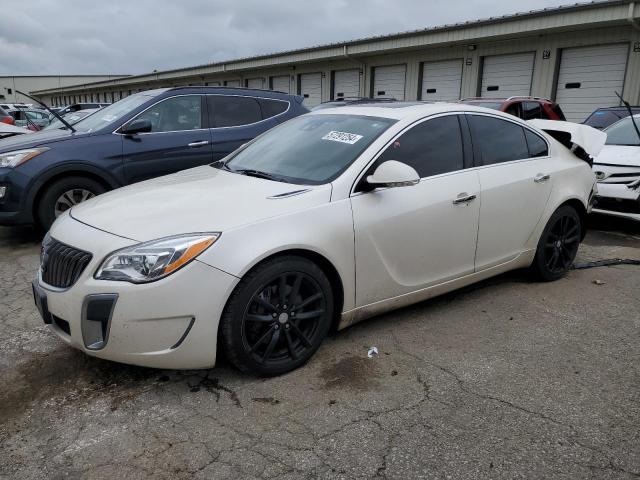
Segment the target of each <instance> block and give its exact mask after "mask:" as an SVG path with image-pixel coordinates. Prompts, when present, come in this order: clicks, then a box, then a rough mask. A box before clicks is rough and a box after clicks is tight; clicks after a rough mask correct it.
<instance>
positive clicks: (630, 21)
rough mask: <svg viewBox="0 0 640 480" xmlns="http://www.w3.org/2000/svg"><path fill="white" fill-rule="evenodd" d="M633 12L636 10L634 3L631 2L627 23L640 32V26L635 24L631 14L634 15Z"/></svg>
mask: <svg viewBox="0 0 640 480" xmlns="http://www.w3.org/2000/svg"><path fill="white" fill-rule="evenodd" d="M635 10H636V2H631V3H630V4H629V13H628V14H627V22H629V23H630V24H631V26H632V27H633V28H635V29H636V30H638V31H640V24H638V22H636V19H635V18H634V16H633V14H634V13H635Z"/></svg>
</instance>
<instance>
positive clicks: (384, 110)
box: [311, 102, 518, 120]
mask: <svg viewBox="0 0 640 480" xmlns="http://www.w3.org/2000/svg"><path fill="white" fill-rule="evenodd" d="M446 112H479V113H491V114H492V115H494V116H501V117H505V118H508V119H511V120H514V119H515V120H518V119H517V118H516V117H514V116H513V115H509V114H506V113H503V112H498V111H497V110H492V109H489V108H484V107H480V106H475V105H468V104H461V103H445V102H435V103H427V102H394V103H371V104H366V105H362V104H359V105H344V106H340V107H335V108H325V109H322V110H315V111H312V112H311V115H328V114H329V115H330V114H339V115H362V116H368V117H381V118H391V119H394V120H405V119H407V120H417V119H420V118H423V117H425V116H429V115H434V114H437V113H446Z"/></svg>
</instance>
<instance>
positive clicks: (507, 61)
mask: <svg viewBox="0 0 640 480" xmlns="http://www.w3.org/2000/svg"><path fill="white" fill-rule="evenodd" d="M534 57H535V54H534V53H533V52H529V53H517V54H515V55H491V56H488V57H484V60H483V64H482V85H481V90H480V96H482V97H512V96H516V95H530V94H531V77H532V76H533V60H534Z"/></svg>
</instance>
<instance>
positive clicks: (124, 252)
mask: <svg viewBox="0 0 640 480" xmlns="http://www.w3.org/2000/svg"><path fill="white" fill-rule="evenodd" d="M218 238H220V233H218V232H216V233H191V234H187V235H178V236H175V237H167V238H161V239H159V240H152V241H151V242H145V243H141V244H139V245H133V246H131V247H125V248H123V249H121V250H116V251H115V252H113V253H111V254H109V256H107V258H105V259H104V261H103V262H102V264H101V265H100V267H99V268H98V270H97V271H96V274H95V275H94V277H95V278H96V279H98V280H119V281H124V282H131V283H146V282H153V281H155V280H159V279H161V278H164V277H166V276H167V275H170V274H172V273H173V272H175V271H176V270H178V269H180V268H182V267H183V266H185V265H186V264H187V263H189V262H190V261H191V260H193V259H194V258H196V257H197V256H198V255H200V254H201V253H202V252H204V251H205V250H206V249H207V248H209V247H210V246H211V245H213V244H214V243H215V241H216V240H218Z"/></svg>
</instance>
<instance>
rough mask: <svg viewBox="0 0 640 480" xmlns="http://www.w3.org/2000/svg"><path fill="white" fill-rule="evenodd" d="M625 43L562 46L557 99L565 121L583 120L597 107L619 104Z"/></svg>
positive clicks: (624, 63)
mask: <svg viewBox="0 0 640 480" xmlns="http://www.w3.org/2000/svg"><path fill="white" fill-rule="evenodd" d="M628 49H629V47H628V45H625V44H622V45H601V46H598V47H581V48H565V49H564V50H562V54H561V56H560V71H559V73H558V88H557V90H556V102H558V103H559V104H560V107H561V108H562V110H563V111H564V114H565V116H566V117H567V120H569V121H573V122H582V121H583V120H584V119H585V118H587V116H588V115H589V114H590V113H591V112H593V111H594V110H595V109H596V108H598V107H611V106H614V105H619V104H620V101H619V99H618V97H616V94H615V92H618V93H620V94H622V87H623V86H624V74H625V70H626V66H627V56H628V53H629V52H628Z"/></svg>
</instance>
